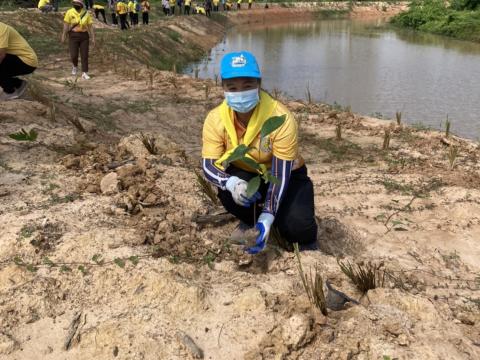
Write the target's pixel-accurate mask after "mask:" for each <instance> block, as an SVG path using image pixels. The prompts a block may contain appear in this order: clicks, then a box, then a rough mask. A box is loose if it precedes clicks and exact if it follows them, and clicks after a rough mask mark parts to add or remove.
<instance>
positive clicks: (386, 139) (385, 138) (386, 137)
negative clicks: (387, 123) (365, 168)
mask: <svg viewBox="0 0 480 360" xmlns="http://www.w3.org/2000/svg"><path fill="white" fill-rule="evenodd" d="M390 138H391V132H390V130H389V129H386V130H385V134H384V135H383V146H382V149H383V150H388V149H389V148H390Z"/></svg>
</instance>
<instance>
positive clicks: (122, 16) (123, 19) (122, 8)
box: [117, 0, 128, 30]
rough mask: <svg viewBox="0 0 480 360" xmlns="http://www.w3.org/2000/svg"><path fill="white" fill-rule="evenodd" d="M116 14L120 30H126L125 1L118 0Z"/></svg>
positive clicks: (126, 12)
mask: <svg viewBox="0 0 480 360" xmlns="http://www.w3.org/2000/svg"><path fill="white" fill-rule="evenodd" d="M117 14H118V17H119V18H120V29H122V30H127V28H128V22H127V14H128V6H127V4H126V3H125V0H118V2H117Z"/></svg>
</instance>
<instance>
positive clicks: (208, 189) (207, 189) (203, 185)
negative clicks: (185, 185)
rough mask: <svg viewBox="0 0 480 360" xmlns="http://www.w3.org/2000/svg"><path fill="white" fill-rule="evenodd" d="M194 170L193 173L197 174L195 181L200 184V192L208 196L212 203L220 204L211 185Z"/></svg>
mask: <svg viewBox="0 0 480 360" xmlns="http://www.w3.org/2000/svg"><path fill="white" fill-rule="evenodd" d="M194 171H195V175H196V176H197V183H198V185H199V186H200V190H201V191H202V193H203V194H204V195H205V196H206V197H207V198H209V199H210V200H211V201H212V203H213V204H214V205H220V201H219V200H218V197H217V194H216V192H215V189H214V188H213V186H212V185H211V184H210V183H209V182H208V181H207V180H205V178H204V177H203V176H202V175H201V174H200V173H199V172H198V171H197V170H194Z"/></svg>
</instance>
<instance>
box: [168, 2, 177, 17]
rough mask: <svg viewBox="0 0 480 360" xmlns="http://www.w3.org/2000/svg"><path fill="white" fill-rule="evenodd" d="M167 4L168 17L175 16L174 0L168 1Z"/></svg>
mask: <svg viewBox="0 0 480 360" xmlns="http://www.w3.org/2000/svg"><path fill="white" fill-rule="evenodd" d="M168 3H169V4H170V15H175V5H176V3H177V2H176V1H175V0H168Z"/></svg>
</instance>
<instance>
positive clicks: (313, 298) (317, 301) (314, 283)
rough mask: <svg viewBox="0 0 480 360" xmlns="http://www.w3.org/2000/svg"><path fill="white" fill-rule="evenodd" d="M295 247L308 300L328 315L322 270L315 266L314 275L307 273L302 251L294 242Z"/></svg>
mask: <svg viewBox="0 0 480 360" xmlns="http://www.w3.org/2000/svg"><path fill="white" fill-rule="evenodd" d="M293 249H294V251H295V256H296V258H297V268H298V272H299V274H300V279H301V280H302V284H303V288H304V289H305V292H306V293H307V297H308V300H310V303H311V304H312V305H313V306H315V307H316V308H317V309H318V310H320V311H321V313H322V314H323V315H325V316H326V315H327V302H326V301H325V294H324V292H323V279H322V275H321V274H320V271H319V270H318V268H317V267H315V272H314V274H313V276H312V272H311V271H310V275H308V274H307V275H305V272H304V271H303V266H302V260H301V259H300V251H299V249H298V243H294V244H293Z"/></svg>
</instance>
